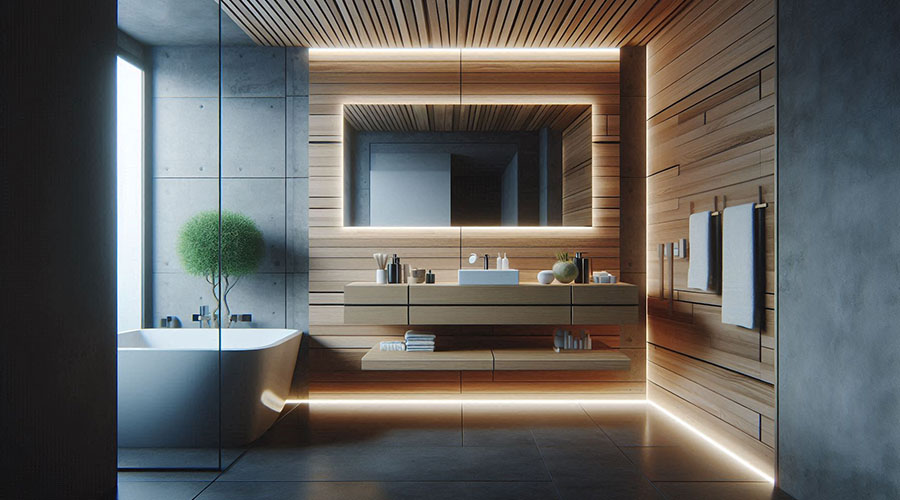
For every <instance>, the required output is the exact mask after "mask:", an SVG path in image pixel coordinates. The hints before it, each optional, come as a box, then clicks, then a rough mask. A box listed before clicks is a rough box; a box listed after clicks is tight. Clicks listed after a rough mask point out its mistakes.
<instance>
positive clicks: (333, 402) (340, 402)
mask: <svg viewBox="0 0 900 500" xmlns="http://www.w3.org/2000/svg"><path fill="white" fill-rule="evenodd" d="M572 403H575V404H594V405H610V406H628V405H635V406H637V405H650V406H652V407H654V408H656V409H657V410H659V411H660V412H662V413H663V414H664V415H666V416H667V417H669V418H671V419H672V420H674V421H675V422H678V423H679V424H681V426H683V427H684V428H686V429H687V430H689V431H691V432H692V433H693V434H695V435H697V436H698V437H700V438H701V439H702V440H704V441H706V442H707V443H709V444H710V445H712V446H713V447H714V448H716V449H717V450H719V451H721V452H722V453H724V454H726V455H728V456H729V457H731V458H732V459H733V460H734V461H735V462H737V463H739V464H741V465H742V466H744V467H745V468H747V469H749V470H750V471H752V472H753V473H754V474H756V475H757V476H759V477H760V478H762V479H763V480H765V481H767V482H768V483H770V484H775V479H774V478H773V477H772V476H770V475H768V474H766V473H765V472H763V471H761V470H760V469H758V468H757V467H755V466H753V465H752V464H751V463H750V462H748V461H747V460H744V459H743V458H741V457H740V456H739V455H738V454H736V453H734V452H733V451H731V450H729V449H728V448H726V447H725V446H723V445H722V444H720V443H719V442H718V441H716V440H714V439H713V438H711V437H709V436H707V435H706V434H704V433H703V432H702V431H700V430H699V429H697V428H696V427H694V426H693V425H691V424H689V423H687V422H686V421H684V420H683V419H681V418H680V417H678V416H676V415H675V414H673V413H672V412H670V411H669V410H666V409H665V408H663V407H662V406H660V405H658V404H656V403H654V402H653V401H648V400H645V399H451V398H446V399H414V398H413V399H410V398H407V399H389V398H388V399H288V400H286V401H285V404H308V405H310V406H312V405H323V406H357V405H459V404H491V405H498V404H499V405H516V404H522V405H559V404H572Z"/></svg>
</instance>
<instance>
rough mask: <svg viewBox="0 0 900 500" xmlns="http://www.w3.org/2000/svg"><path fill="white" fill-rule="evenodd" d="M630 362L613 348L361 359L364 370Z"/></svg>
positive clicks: (611, 366)
mask: <svg viewBox="0 0 900 500" xmlns="http://www.w3.org/2000/svg"><path fill="white" fill-rule="evenodd" d="M630 366H631V359H629V357H628V356H626V355H624V354H622V353H620V352H618V351H615V350H613V349H602V350H601V349H598V350H594V351H578V352H554V351H553V349H550V348H546V349H471V350H464V349H460V350H450V351H435V352H406V351H382V350H380V349H379V346H378V345H375V346H374V347H372V348H371V349H369V352H367V353H366V354H365V355H364V356H363V358H362V369H363V370H400V371H404V370H405V371H411V370H428V371H432V370H452V371H457V370H481V371H484V370H492V371H509V370H628V369H629V367H630Z"/></svg>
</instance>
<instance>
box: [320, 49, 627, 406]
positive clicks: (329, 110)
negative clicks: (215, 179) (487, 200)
mask: <svg viewBox="0 0 900 500" xmlns="http://www.w3.org/2000/svg"><path fill="white" fill-rule="evenodd" d="M309 65H310V66H309V69H310V132H309V133H310V139H309V140H310V143H309V157H310V158H309V159H310V180H309V183H310V187H309V196H310V198H309V215H310V219H309V220H310V228H309V245H310V283H309V286H310V334H311V335H312V337H313V343H312V347H313V348H312V350H311V354H310V358H311V363H312V383H311V391H312V392H313V393H318V394H324V393H328V394H333V393H335V392H342V393H349V392H373V391H374V392H393V393H402V392H454V393H458V392H460V391H463V392H468V391H473V392H492V391H494V392H522V391H524V392H528V391H530V392H552V391H560V392H569V393H572V392H581V393H603V394H610V395H611V396H612V397H619V396H621V397H638V398H640V397H643V396H644V389H645V384H644V380H645V376H644V371H645V368H644V365H645V362H644V360H645V354H644V353H645V349H644V341H643V338H642V339H638V340H639V341H635V339H630V341H629V342H628V343H627V347H628V348H627V349H623V352H625V353H627V354H628V355H629V356H631V357H632V369H631V371H629V372H627V373H625V372H623V373H619V372H612V373H594V372H587V373H571V374H562V375H560V374H549V373H530V372H522V373H518V374H499V375H498V374H490V373H488V374H477V373H476V374H471V373H459V372H450V373H446V372H433V373H429V372H415V373H402V372H397V373H392V372H379V373H369V372H365V373H364V372H361V371H360V370H359V368H360V364H359V359H360V358H361V357H362V355H363V354H364V353H365V352H366V349H368V348H369V347H371V346H372V345H375V343H376V342H378V341H379V340H382V339H385V338H394V339H396V338H398V337H399V336H400V335H402V334H403V332H404V331H405V328H402V327H389V326H351V325H344V324H343V305H342V304H343V286H344V284H346V283H349V282H353V281H373V280H374V261H373V260H372V253H374V252H388V253H397V254H399V255H400V256H401V257H402V258H403V261H404V262H406V263H409V264H411V265H413V266H416V267H425V268H428V269H433V270H434V272H435V274H436V275H437V280H438V281H439V282H455V281H456V271H457V269H459V268H460V267H461V265H462V262H463V259H462V258H463V257H464V256H468V255H469V253H471V252H475V253H476V254H479V255H480V254H484V253H488V254H491V255H496V254H497V252H506V253H507V254H508V256H509V259H510V261H511V265H512V266H513V267H515V268H517V269H519V270H520V277H521V278H520V279H521V280H522V281H528V282H533V281H536V274H537V272H538V271H540V270H543V269H549V268H550V267H551V266H552V264H553V262H554V260H555V259H554V257H553V256H554V255H555V253H556V252H558V251H570V252H571V251H574V250H576V249H578V250H582V251H584V252H586V253H587V255H588V256H590V257H592V258H593V259H594V267H595V269H607V270H610V271H611V272H613V273H616V274H618V271H619V269H618V267H619V172H618V170H619V144H618V140H619V137H618V114H619V100H618V54H617V53H616V52H615V51H571V52H566V51H563V52H554V53H547V52H530V51H517V52H516V53H510V52H508V51H489V50H488V51H477V52H470V51H466V50H462V51H460V50H436V51H408V52H403V51H377V52H355V53H354V52H351V51H328V50H321V51H317V50H311V51H310V55H309ZM559 82H566V83H559ZM345 104H588V105H591V114H590V117H591V120H590V121H591V125H592V126H591V127H590V129H589V131H590V133H591V141H592V151H591V152H590V175H591V181H592V182H591V183H592V186H593V187H592V190H591V192H590V196H589V198H588V199H589V200H590V203H591V205H590V207H591V217H592V223H593V224H592V225H591V226H587V227H568V228H567V227H562V228H549V227H545V228H478V227H463V228H459V227H447V228H421V229H419V228H370V227H343V214H342V196H343V178H342V176H343V167H342V157H343V153H342V149H343V147H342V144H341V136H342V126H343V121H342V106H343V105H345ZM587 329H588V330H589V331H590V332H591V334H592V335H593V336H594V338H595V339H596V340H597V341H599V342H603V343H606V344H608V345H611V346H612V347H619V345H620V342H619V341H620V333H621V327H618V326H596V327H588V328H587ZM433 330H434V331H435V333H437V334H438V335H439V336H440V338H441V339H443V340H442V342H449V343H453V344H455V345H459V344H467V345H472V344H476V345H477V344H479V343H482V344H486V345H494V346H499V345H504V344H511V345H521V346H538V345H546V346H548V347H549V345H550V343H551V342H552V340H551V337H550V336H549V333H550V332H552V327H529V326H518V327H496V326H495V327H452V326H443V327H435V328H433ZM623 347H624V346H623Z"/></svg>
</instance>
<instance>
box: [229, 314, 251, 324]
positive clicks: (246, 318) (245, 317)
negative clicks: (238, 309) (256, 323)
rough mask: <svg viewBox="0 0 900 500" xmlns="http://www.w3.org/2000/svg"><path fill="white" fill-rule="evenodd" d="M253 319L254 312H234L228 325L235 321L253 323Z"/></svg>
mask: <svg viewBox="0 0 900 500" xmlns="http://www.w3.org/2000/svg"><path fill="white" fill-rule="evenodd" d="M252 321H253V315H252V314H232V315H231V316H230V317H229V318H228V325H229V326H231V325H234V324H235V323H251V322H252Z"/></svg>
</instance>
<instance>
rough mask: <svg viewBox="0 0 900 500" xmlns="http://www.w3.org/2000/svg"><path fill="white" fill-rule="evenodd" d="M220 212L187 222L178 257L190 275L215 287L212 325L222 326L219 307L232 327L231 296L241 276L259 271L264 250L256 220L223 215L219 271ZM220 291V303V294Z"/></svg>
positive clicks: (227, 213)
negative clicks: (229, 301)
mask: <svg viewBox="0 0 900 500" xmlns="http://www.w3.org/2000/svg"><path fill="white" fill-rule="evenodd" d="M219 219H220V216H219V212H217V211H215V210H211V211H208V212H200V213H198V214H197V215H195V216H193V217H191V219H190V220H188V221H187V222H185V224H184V226H182V228H181V233H180V234H179V235H178V256H179V257H180V258H181V264H182V265H183V266H184V270H185V271H187V272H188V274H192V275H194V276H202V277H204V278H205V279H206V282H207V283H209V284H210V285H211V286H212V292H213V297H214V298H215V299H216V310H215V311H213V315H212V317H213V321H215V323H216V326H217V327H218V325H219V314H218V313H219V304H220V303H221V304H222V305H224V306H225V317H226V318H228V321H229V322H228V326H231V324H230V318H231V309H230V308H229V307H228V292H230V291H231V289H232V288H234V286H235V285H237V283H238V281H240V279H241V277H242V276H246V275H248V274H253V273H255V272H256V269H257V268H258V267H259V263H260V261H261V260H262V257H263V253H264V251H265V248H264V246H263V237H262V233H261V232H260V231H259V229H258V228H257V227H256V224H255V223H254V222H253V219H251V218H249V217H247V216H246V215H242V214H239V213H235V212H229V211H224V210H223V211H222V214H221V223H222V232H221V234H222V248H221V255H222V269H221V270H220V269H219ZM220 291H221V293H222V295H221V300H220V297H219V292H220Z"/></svg>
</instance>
